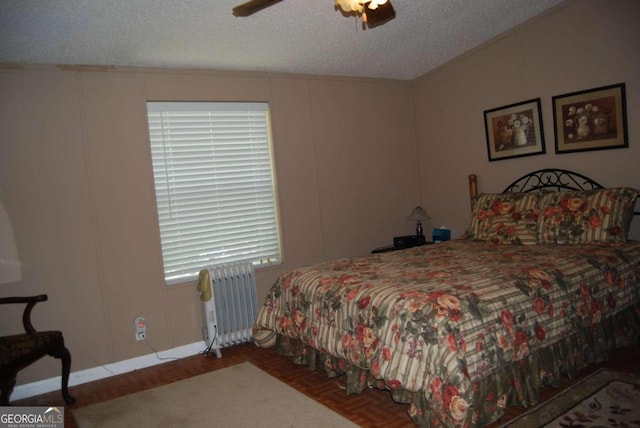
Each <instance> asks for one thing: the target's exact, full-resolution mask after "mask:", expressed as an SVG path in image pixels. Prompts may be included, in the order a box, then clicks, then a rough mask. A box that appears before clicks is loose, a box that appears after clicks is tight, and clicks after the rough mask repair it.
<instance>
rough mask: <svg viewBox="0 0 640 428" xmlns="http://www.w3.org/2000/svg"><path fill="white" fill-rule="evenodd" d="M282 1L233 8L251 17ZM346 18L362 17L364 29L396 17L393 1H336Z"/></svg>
mask: <svg viewBox="0 0 640 428" xmlns="http://www.w3.org/2000/svg"><path fill="white" fill-rule="evenodd" d="M281 1H282V0H250V1H248V2H246V3H242V4H241V5H238V6H236V7H234V8H233V15H234V16H249V15H253V14H254V13H256V12H258V11H260V10H262V9H264V8H267V7H269V6H273V5H274V4H276V3H280V2H281ZM335 2H336V3H335V8H336V9H340V10H341V12H342V14H343V15H345V16H354V15H355V16H356V17H358V16H362V26H363V28H373V27H376V26H378V25H381V24H384V23H385V22H387V21H390V20H392V19H393V18H395V17H396V11H395V10H394V9H393V6H392V5H391V0H335Z"/></svg>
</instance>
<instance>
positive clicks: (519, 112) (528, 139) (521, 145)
mask: <svg viewBox="0 0 640 428" xmlns="http://www.w3.org/2000/svg"><path fill="white" fill-rule="evenodd" d="M484 129H485V133H486V137H487V153H488V154H489V161H496V160H502V159H511V158H517V157H521V156H531V155H539V154H543V153H545V147H544V131H543V128H542V114H541V112H540V98H535V99H533V100H529V101H523V102H520V103H516V104H510V105H508V106H504V107H498V108H494V109H491V110H486V111H485V112H484Z"/></svg>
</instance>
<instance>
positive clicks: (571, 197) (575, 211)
mask: <svg viewBox="0 0 640 428" xmlns="http://www.w3.org/2000/svg"><path fill="white" fill-rule="evenodd" d="M637 195H638V192H637V191H636V190H634V189H629V188H613V189H599V190H585V191H570V192H553V193H545V194H544V196H543V197H542V199H541V200H540V207H541V211H540V219H539V221H538V228H537V236H538V242H539V243H556V244H581V243H588V242H609V243H622V242H626V240H627V234H628V232H629V224H630V221H631V217H632V216H633V208H634V205H635V200H636V197H637Z"/></svg>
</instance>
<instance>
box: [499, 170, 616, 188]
mask: <svg viewBox="0 0 640 428" xmlns="http://www.w3.org/2000/svg"><path fill="white" fill-rule="evenodd" d="M603 188H604V187H603V186H602V185H600V184H599V183H596V182H595V181H593V180H592V179H590V178H588V177H585V176H584V175H582V174H578V173H577V172H572V171H567V170H566V169H540V170H538V171H534V172H530V173H528V174H526V175H523V176H522V177H520V178H518V179H517V180H516V181H514V182H513V183H511V184H509V185H508V186H507V188H506V189H504V190H503V191H502V193H507V192H544V191H546V190H551V191H554V192H557V191H560V190H594V189H603Z"/></svg>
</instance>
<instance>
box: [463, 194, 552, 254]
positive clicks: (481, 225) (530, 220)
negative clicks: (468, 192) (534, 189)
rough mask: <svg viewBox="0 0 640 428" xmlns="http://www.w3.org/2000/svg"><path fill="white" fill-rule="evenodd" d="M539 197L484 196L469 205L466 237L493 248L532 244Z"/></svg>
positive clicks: (515, 195)
mask: <svg viewBox="0 0 640 428" xmlns="http://www.w3.org/2000/svg"><path fill="white" fill-rule="evenodd" d="M540 197H541V195H540V194H539V193H483V194H481V195H478V196H477V197H476V198H474V200H473V201H472V208H473V210H472V217H471V224H470V225H469V228H468V229H467V237H468V238H471V239H476V240H483V241H490V242H493V243H496V244H507V243H509V244H535V243H536V235H535V233H536V223H537V221H538V215H539V213H540V208H539V200H540Z"/></svg>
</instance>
